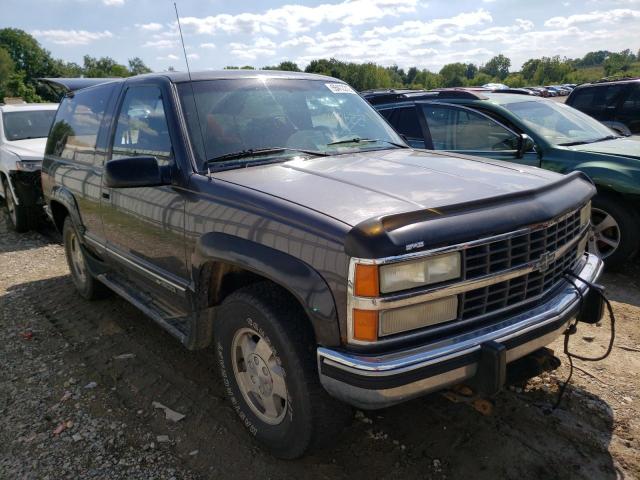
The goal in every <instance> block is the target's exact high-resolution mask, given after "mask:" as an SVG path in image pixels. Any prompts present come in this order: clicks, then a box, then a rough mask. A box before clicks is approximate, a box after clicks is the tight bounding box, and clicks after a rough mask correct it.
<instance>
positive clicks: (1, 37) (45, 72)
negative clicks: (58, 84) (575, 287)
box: [0, 28, 151, 102]
mask: <svg viewBox="0 0 640 480" xmlns="http://www.w3.org/2000/svg"><path fill="white" fill-rule="evenodd" d="M149 72H151V69H150V68H149V67H147V66H146V65H145V64H144V62H143V61H142V60H141V59H140V58H138V57H135V58H132V59H130V60H129V61H128V65H121V64H119V63H118V62H116V61H115V60H114V59H112V58H110V57H102V58H94V57H92V56H90V55H85V56H84V59H83V64H82V65H78V64H77V63H74V62H65V61H64V60H60V59H57V58H53V57H52V55H51V53H50V52H49V51H48V50H46V49H44V48H42V46H40V44H39V43H38V41H37V40H36V39H35V38H33V37H32V36H31V35H29V34H28V33H27V32H25V31H23V30H19V29H17V28H3V29H0V101H2V99H3V98H5V97H21V98H23V99H24V100H26V101H27V102H41V101H46V100H49V101H57V100H58V99H57V98H55V97H52V95H53V92H51V91H50V90H48V89H47V88H46V87H45V86H44V85H42V84H40V83H39V82H38V81H37V79H38V78H46V77H80V76H85V77H129V76H131V75H138V74H140V73H149Z"/></svg>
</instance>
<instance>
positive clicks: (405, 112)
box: [383, 106, 423, 140]
mask: <svg viewBox="0 0 640 480" xmlns="http://www.w3.org/2000/svg"><path fill="white" fill-rule="evenodd" d="M383 115H384V116H385V118H386V119H387V120H389V123H390V124H391V125H393V127H394V128H395V129H396V130H397V131H398V132H399V133H401V134H402V135H404V136H405V137H407V138H411V139H419V140H423V135H422V130H421V129H420V121H419V120H418V112H417V110H416V107H414V106H411V107H401V108H394V109H392V110H390V111H386V112H383Z"/></svg>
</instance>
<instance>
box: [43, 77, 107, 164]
mask: <svg viewBox="0 0 640 480" xmlns="http://www.w3.org/2000/svg"><path fill="white" fill-rule="evenodd" d="M115 88H116V84H109V85H101V86H98V87H92V88H87V89H83V90H79V91H77V92H75V93H74V94H73V96H70V97H65V98H64V99H63V100H62V102H61V103H60V107H59V108H58V113H57V114H56V119H55V123H54V125H53V127H52V128H51V135H50V136H49V140H48V142H47V153H48V154H53V155H55V156H57V157H60V158H64V159H68V160H72V161H74V162H80V163H85V164H91V163H93V161H94V153H95V149H96V141H97V138H98V132H99V130H100V124H101V123H102V119H103V117H104V113H105V110H106V108H107V104H108V103H109V99H110V98H111V95H112V94H113V92H114V91H115Z"/></svg>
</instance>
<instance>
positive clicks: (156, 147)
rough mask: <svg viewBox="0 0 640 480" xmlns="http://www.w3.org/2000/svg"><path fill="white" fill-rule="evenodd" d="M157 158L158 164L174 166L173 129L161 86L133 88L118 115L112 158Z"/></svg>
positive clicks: (125, 98) (128, 92)
mask: <svg viewBox="0 0 640 480" xmlns="http://www.w3.org/2000/svg"><path fill="white" fill-rule="evenodd" d="M142 155H150V156H154V157H156V158H157V159H158V164H160V165H168V164H170V163H171V161H172V160H171V157H172V151H171V140H170V139H169V127H168V126H167V118H166V116H165V112H164V104H163V102H162V93H161V91H160V89H159V88H158V87H153V86H143V87H131V88H129V89H128V90H127V93H126V94H125V97H124V100H123V102H122V108H121V109H120V113H119V114H118V122H117V125H116V132H115V135H114V137H113V149H112V154H111V156H112V158H114V159H115V158H123V157H135V156H142Z"/></svg>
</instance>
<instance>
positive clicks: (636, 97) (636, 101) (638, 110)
mask: <svg viewBox="0 0 640 480" xmlns="http://www.w3.org/2000/svg"><path fill="white" fill-rule="evenodd" d="M621 110H622V111H623V112H624V113H625V114H630V113H635V114H636V115H637V116H638V118H640V83H639V84H637V85H636V86H635V88H634V89H633V90H632V91H631V93H630V94H629V96H628V97H627V98H626V99H625V101H624V103H623V104H622V109H621Z"/></svg>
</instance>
